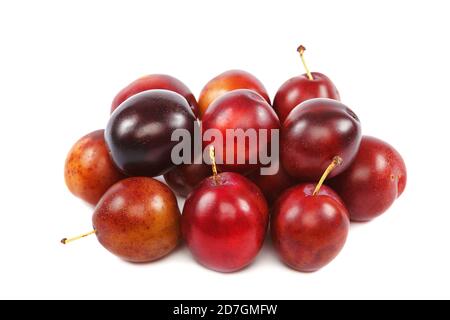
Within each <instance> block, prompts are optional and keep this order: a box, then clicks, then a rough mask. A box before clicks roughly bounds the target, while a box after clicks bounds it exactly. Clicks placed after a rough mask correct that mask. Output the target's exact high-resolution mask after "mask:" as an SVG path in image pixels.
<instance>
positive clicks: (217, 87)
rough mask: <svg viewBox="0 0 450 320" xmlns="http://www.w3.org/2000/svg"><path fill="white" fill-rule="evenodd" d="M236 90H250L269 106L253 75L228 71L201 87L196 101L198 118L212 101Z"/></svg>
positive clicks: (259, 84)
mask: <svg viewBox="0 0 450 320" xmlns="http://www.w3.org/2000/svg"><path fill="white" fill-rule="evenodd" d="M236 89H249V90H252V91H254V92H256V93H258V94H259V95H260V96H261V97H263V98H264V99H265V100H266V101H267V103H269V104H270V98H269V95H268V94H267V91H266V88H265V87H264V85H263V84H262V83H261V81H259V80H258V79H257V78H256V77H255V76H254V75H252V74H250V73H248V72H246V71H243V70H229V71H226V72H224V73H221V74H220V75H218V76H217V77H215V78H214V79H212V80H210V81H209V82H208V83H207V84H206V85H205V87H203V89H202V91H201V93H200V96H199V99H198V104H199V111H200V117H203V115H204V114H205V112H206V109H207V108H208V107H209V105H211V103H213V102H214V100H216V99H217V98H219V97H221V96H223V95H224V94H225V93H227V92H230V91H233V90H236Z"/></svg>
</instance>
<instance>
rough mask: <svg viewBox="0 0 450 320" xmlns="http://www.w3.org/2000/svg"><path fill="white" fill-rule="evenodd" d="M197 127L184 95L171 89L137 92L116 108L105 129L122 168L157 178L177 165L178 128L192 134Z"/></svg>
mask: <svg viewBox="0 0 450 320" xmlns="http://www.w3.org/2000/svg"><path fill="white" fill-rule="evenodd" d="M196 126H198V122H197V119H196V118H195V116H194V114H193V113H192V110H191V109H190V107H189V104H188V103H187V101H186V99H184V98H183V96H181V95H179V94H178V93H175V92H173V91H168V90H149V91H144V92H141V93H138V94H136V95H134V96H132V97H131V98H129V99H128V100H126V101H125V102H124V103H122V104H121V105H120V107H119V108H118V109H117V110H116V111H114V113H113V114H112V115H111V118H110V120H109V122H108V125H107V127H106V131H105V139H106V143H107V145H108V148H109V150H110V152H111V156H112V158H113V160H114V162H115V164H116V165H117V166H118V167H119V169H120V170H122V171H123V172H125V173H126V174H128V175H129V176H148V177H155V176H159V175H162V174H165V173H166V172H168V171H169V170H170V169H172V168H173V167H174V166H175V164H174V163H173V162H172V158H171V153H172V148H173V147H174V146H175V145H177V144H178V143H179V142H178V141H172V133H173V131H174V130H176V129H185V130H187V131H188V132H189V133H190V134H191V136H193V135H194V130H195V127H196Z"/></svg>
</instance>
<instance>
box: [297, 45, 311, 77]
mask: <svg viewBox="0 0 450 320" xmlns="http://www.w3.org/2000/svg"><path fill="white" fill-rule="evenodd" d="M305 50H306V48H305V47H304V46H302V45H301V46H300V47H298V48H297V51H298V53H300V58H301V59H302V63H303V67H304V68H305V71H306V75H307V76H308V79H309V80H314V78H313V76H312V74H311V71H309V68H308V65H307V64H306V61H305V56H304V53H305Z"/></svg>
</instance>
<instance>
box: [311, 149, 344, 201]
mask: <svg viewBox="0 0 450 320" xmlns="http://www.w3.org/2000/svg"><path fill="white" fill-rule="evenodd" d="M341 164H342V158H341V157H339V156H335V157H334V158H333V161H331V163H330V165H329V166H328V167H327V168H326V169H325V172H324V173H323V175H322V177H321V178H320V180H319V182H318V183H317V185H316V188H315V189H314V192H313V196H315V195H317V194H318V193H319V191H320V188H321V187H322V185H323V183H324V182H325V179H326V178H327V177H328V175H329V174H330V172H331V171H333V169H334V168H336V167H337V166H340V165H341Z"/></svg>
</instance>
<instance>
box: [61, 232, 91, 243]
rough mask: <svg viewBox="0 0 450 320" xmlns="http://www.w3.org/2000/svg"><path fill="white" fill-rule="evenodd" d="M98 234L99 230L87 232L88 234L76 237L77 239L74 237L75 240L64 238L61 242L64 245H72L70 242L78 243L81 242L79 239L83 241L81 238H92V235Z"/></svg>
mask: <svg viewBox="0 0 450 320" xmlns="http://www.w3.org/2000/svg"><path fill="white" fill-rule="evenodd" d="M96 232H97V230H95V229H94V230H92V231H89V232H87V233H83V234H81V235H79V236H76V237H73V238H64V239H62V240H61V243H62V244H68V243H70V242H73V241H76V240H79V239H81V238H85V237H87V236H90V235H91V234H94V233H96Z"/></svg>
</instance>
